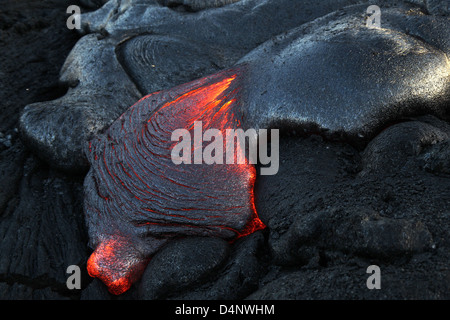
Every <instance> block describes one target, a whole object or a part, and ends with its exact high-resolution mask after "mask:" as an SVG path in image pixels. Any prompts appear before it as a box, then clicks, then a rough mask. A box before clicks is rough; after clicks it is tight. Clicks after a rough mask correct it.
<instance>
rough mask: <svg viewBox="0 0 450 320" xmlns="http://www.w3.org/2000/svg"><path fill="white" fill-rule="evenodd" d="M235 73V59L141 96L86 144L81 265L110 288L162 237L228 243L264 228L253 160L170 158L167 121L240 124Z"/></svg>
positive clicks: (136, 272) (135, 275)
mask: <svg viewBox="0 0 450 320" xmlns="http://www.w3.org/2000/svg"><path fill="white" fill-rule="evenodd" d="M242 72H243V67H242V66H241V67H238V68H234V69H230V70H226V71H223V72H219V73H216V74H214V75H211V76H208V77H204V78H202V79H199V80H196V81H193V82H190V83H187V84H183V85H181V86H178V87H175V88H173V89H170V90H166V91H161V92H157V93H153V94H150V95H148V96H146V97H144V98H143V99H141V100H139V101H138V102H137V103H136V104H135V105H133V106H132V107H130V108H129V109H128V110H127V111H126V112H125V113H124V114H123V115H121V116H120V117H119V118H118V119H117V120H116V121H115V122H114V123H113V124H112V125H111V127H110V128H109V129H108V130H107V131H106V132H104V133H103V134H101V135H99V136H98V137H96V138H94V139H92V140H91V141H90V142H89V145H88V148H87V150H86V154H87V156H88V159H89V162H90V164H91V168H90V171H89V173H88V175H87V176H86V180H85V212H86V220H87V224H88V228H89V236H90V245H91V246H92V247H93V248H95V251H94V252H93V254H92V255H91V257H90V258H89V260H88V272H89V274H90V275H91V276H92V277H98V278H99V279H101V280H102V281H103V282H104V283H105V284H106V285H107V286H108V289H109V291H110V292H111V293H114V294H121V293H123V292H125V291H126V290H128V289H129V288H130V286H131V285H132V283H133V282H135V281H136V280H138V279H139V278H140V276H141V274H142V272H143V270H144V269H145V266H146V264H147V263H148V261H149V259H150V257H151V256H152V255H153V254H154V253H155V252H156V251H157V250H158V249H160V248H161V246H163V245H164V244H165V243H167V241H170V239H173V238H175V237H180V236H192V235H195V236H213V237H221V238H224V239H227V240H230V241H232V240H234V239H236V238H239V237H242V236H245V235H248V234H250V233H252V232H254V231H256V230H260V229H263V228H264V227H265V226H264V224H263V223H262V222H261V220H260V219H259V218H258V215H257V212H256V209H255V204H254V194H253V188H254V183H255V178H256V170H255V167H254V165H253V164H250V163H248V161H247V162H246V163H245V164H211V165H209V164H204V163H203V164H200V165H199V164H184V163H182V164H178V165H176V164H174V162H173V161H172V159H171V150H172V148H173V147H174V145H175V144H176V142H174V141H171V135H172V132H173V131H174V130H176V129H186V130H189V131H192V130H193V125H194V121H202V130H203V131H206V130H208V129H210V128H214V129H219V130H223V131H224V130H226V129H237V128H240V126H241V121H242V119H241V116H240V114H239V110H240V108H239V101H240V96H239V91H240V90H239V88H240V80H239V79H240V75H241V73H242ZM236 148H239V145H238V146H237V147H236ZM193 152H195V150H194V149H192V153H193ZM191 156H192V155H191ZM224 163H225V162H224Z"/></svg>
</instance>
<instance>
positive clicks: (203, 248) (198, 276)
mask: <svg viewBox="0 0 450 320" xmlns="http://www.w3.org/2000/svg"><path fill="white" fill-rule="evenodd" d="M229 251H230V249H229V245H228V243H227V242H226V241H224V240H222V239H218V238H202V237H190V238H186V239H181V240H177V241H174V242H172V243H170V244H168V245H167V247H165V248H164V249H163V250H162V251H161V252H159V253H158V254H156V255H155V256H154V257H153V258H152V260H151V261H150V263H149V265H148V266H147V268H146V270H145V273H144V274H143V276H142V280H141V284H140V290H139V294H140V298H142V299H150V300H153V299H161V298H164V297H165V296H166V295H168V294H171V295H173V294H174V293H175V292H179V291H182V290H186V289H188V288H191V287H193V286H194V285H199V284H201V282H202V281H203V282H204V281H205V280H206V279H208V278H209V277H211V276H214V273H215V272H216V271H217V270H218V269H219V268H220V267H221V266H222V264H223V263H224V262H225V261H226V259H227V258H228V255H229Z"/></svg>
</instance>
